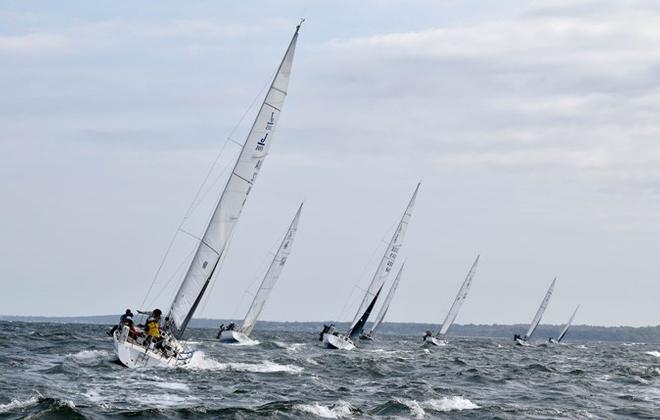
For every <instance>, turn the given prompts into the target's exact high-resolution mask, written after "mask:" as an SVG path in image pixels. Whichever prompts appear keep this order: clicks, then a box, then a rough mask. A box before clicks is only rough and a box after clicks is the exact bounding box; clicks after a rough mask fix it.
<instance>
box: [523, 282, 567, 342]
mask: <svg viewBox="0 0 660 420" xmlns="http://www.w3.org/2000/svg"><path fill="white" fill-rule="evenodd" d="M556 282H557V278H556V277H555V279H554V280H552V283H550V287H549V288H548V291H547V292H545V296H544V297H543V300H542V301H541V306H539V309H538V310H537V311H536V315H534V319H532V323H531V324H529V328H528V329H527V334H525V335H524V336H523V337H521V336H520V335H519V334H516V335H514V336H513V340H514V341H515V342H516V343H517V344H519V345H521V346H529V345H530V344H529V342H528V341H529V339H530V338H532V334H534V331H536V327H538V326H539V323H540V322H541V318H542V317H543V313H544V312H545V309H546V308H547V307H548V303H550V298H551V297H552V292H553V291H554V289H555V283H556Z"/></svg>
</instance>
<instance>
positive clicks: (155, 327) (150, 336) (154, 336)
mask: <svg viewBox="0 0 660 420" xmlns="http://www.w3.org/2000/svg"><path fill="white" fill-rule="evenodd" d="M138 312H140V313H141V314H146V313H145V312H142V311H138ZM162 314H163V313H162V312H161V310H160V309H154V310H153V311H152V312H151V313H149V318H147V322H146V323H145V324H144V335H145V336H146V337H147V341H146V342H147V343H151V342H153V343H156V346H158V343H159V341H160V340H161V338H162V334H161V332H160V317H161V315H162Z"/></svg>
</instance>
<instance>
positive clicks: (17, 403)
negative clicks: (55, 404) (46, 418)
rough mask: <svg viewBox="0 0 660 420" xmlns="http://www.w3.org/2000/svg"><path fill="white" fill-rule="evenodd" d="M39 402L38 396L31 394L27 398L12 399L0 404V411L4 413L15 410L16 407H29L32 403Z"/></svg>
mask: <svg viewBox="0 0 660 420" xmlns="http://www.w3.org/2000/svg"><path fill="white" fill-rule="evenodd" d="M38 402H39V397H38V396H36V395H35V396H33V397H30V398H28V399H27V400H16V399H13V400H11V401H10V402H8V403H7V404H0V413H6V412H8V411H11V410H16V409H18V408H25V407H29V406H31V405H34V404H36V403H38Z"/></svg>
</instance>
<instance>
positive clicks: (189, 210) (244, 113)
mask: <svg viewBox="0 0 660 420" xmlns="http://www.w3.org/2000/svg"><path fill="white" fill-rule="evenodd" d="M278 71H279V67H278V68H277V69H276V70H275V71H274V72H273V73H272V74H271V76H270V78H269V79H267V81H266V83H265V84H264V85H263V87H262V88H261V89H260V90H259V93H257V94H256V95H255V96H254V98H253V99H252V102H251V103H250V105H249V106H248V108H247V109H246V110H245V112H243V115H241V117H240V118H239V119H238V122H237V123H236V124H235V125H234V127H233V128H232V129H231V131H230V132H229V135H228V136H227V138H226V139H225V142H224V143H223V144H222V147H221V148H220V152H219V153H218V154H217V155H216V157H215V159H214V160H213V163H212V164H211V166H210V167H209V170H208V172H207V174H206V176H205V177H204V181H202V183H201V185H200V186H199V188H198V189H197V193H196V194H195V197H194V198H193V200H192V202H191V204H190V206H189V207H188V210H187V211H186V213H185V215H184V216H183V219H182V220H181V222H180V223H179V227H178V228H177V231H175V232H174V235H173V236H172V239H171V240H170V243H169V245H168V247H167V250H166V251H165V254H164V255H163V258H162V260H161V262H160V264H159V265H158V268H157V269H156V272H155V273H154V276H153V279H152V280H151V284H150V285H149V289H147V294H146V295H145V296H144V299H143V300H142V306H144V304H145V303H146V301H147V299H148V298H149V294H150V293H151V291H152V290H153V287H154V285H155V284H156V281H157V280H158V276H159V275H160V272H161V270H162V269H163V266H164V265H165V261H166V260H167V258H168V257H169V255H170V252H171V251H172V247H173V246H174V242H175V241H176V238H177V236H178V230H179V229H180V228H181V227H183V225H184V223H185V222H186V220H188V218H189V217H190V215H191V214H192V212H193V211H194V210H195V209H196V208H197V207H198V206H199V203H197V204H195V202H196V201H197V199H198V198H199V195H200V193H201V191H202V189H203V188H204V185H205V184H206V182H207V181H208V179H209V177H210V176H211V173H212V172H213V170H214V169H215V167H216V165H217V163H218V161H219V160H220V156H221V155H222V154H223V152H224V150H225V147H226V146H227V143H228V142H229V141H232V142H234V140H233V139H232V137H233V136H234V133H235V132H236V130H237V129H238V127H239V126H240V125H241V123H242V122H243V120H244V119H245V117H246V116H247V115H248V113H249V112H250V111H251V110H252V108H253V107H254V105H255V103H256V102H257V100H258V99H259V97H260V96H261V95H262V94H263V92H264V90H265V89H266V87H267V86H269V84H271V83H272V79H273V78H274V77H275V75H276V74H277V72H278ZM204 196H206V195H204Z"/></svg>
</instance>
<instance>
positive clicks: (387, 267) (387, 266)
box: [348, 182, 421, 336]
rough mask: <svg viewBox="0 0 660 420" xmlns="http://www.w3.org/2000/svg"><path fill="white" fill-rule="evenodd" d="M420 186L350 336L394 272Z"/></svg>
mask: <svg viewBox="0 0 660 420" xmlns="http://www.w3.org/2000/svg"><path fill="white" fill-rule="evenodd" d="M420 185H421V182H420V183H418V184H417V187H415V192H413V195H412V197H411V198H410V202H409V203H408V206H407V207H406V210H405V211H404V212H403V216H401V220H400V221H399V224H398V226H397V228H396V230H395V231H394V235H393V236H392V239H391V240H390V243H389V244H388V246H387V249H386V250H385V254H383V258H382V259H381V260H380V263H379V264H378V268H377V269H376V272H375V273H374V277H373V278H372V279H371V283H370V284H369V288H368V289H367V291H366V293H365V294H364V298H363V299H362V303H360V307H359V308H358V311H357V312H356V314H355V318H353V322H351V326H350V328H349V329H348V335H349V336H350V335H351V333H353V334H355V333H356V331H354V330H355V326H356V325H357V324H358V323H359V322H360V319H361V318H362V315H364V312H365V311H366V310H367V308H368V307H369V305H370V304H371V303H372V301H373V299H374V297H375V296H376V294H377V293H378V291H379V290H380V289H381V287H382V286H383V283H385V280H387V277H388V276H389V274H390V272H391V271H392V267H393V266H394V262H395V261H396V257H397V255H398V253H399V249H400V248H401V245H402V244H403V237H404V236H405V233H406V228H407V227H408V222H409V221H410V216H411V214H412V209H413V206H414V205H415V198H416V197H417V191H419V186H420ZM365 322H366V320H365ZM357 333H359V331H357Z"/></svg>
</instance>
